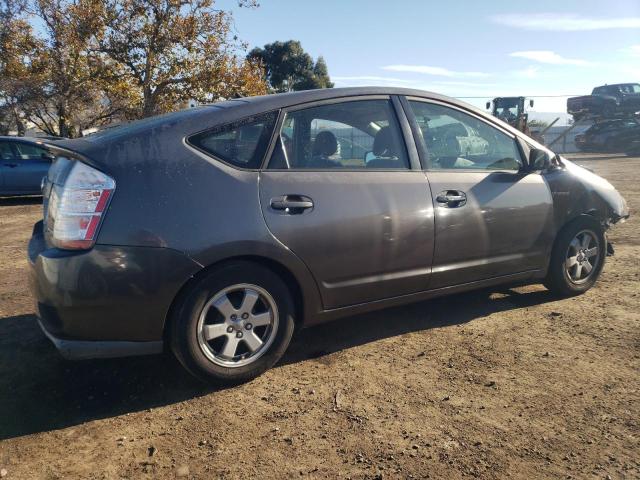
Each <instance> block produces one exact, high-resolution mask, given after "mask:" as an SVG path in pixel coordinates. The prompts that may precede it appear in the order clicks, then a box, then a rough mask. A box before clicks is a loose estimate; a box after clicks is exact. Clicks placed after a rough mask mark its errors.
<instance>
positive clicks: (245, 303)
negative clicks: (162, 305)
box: [198, 283, 278, 367]
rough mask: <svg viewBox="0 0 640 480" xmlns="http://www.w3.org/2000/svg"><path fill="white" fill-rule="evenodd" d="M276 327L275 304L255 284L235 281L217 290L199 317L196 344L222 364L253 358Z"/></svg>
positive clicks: (245, 362)
mask: <svg viewBox="0 0 640 480" xmlns="http://www.w3.org/2000/svg"><path fill="white" fill-rule="evenodd" d="M277 330H278V307H277V306H276V302H275V301H274V300H273V298H272V297H271V295H269V292H267V291H266V290H264V289H263V288H260V287H258V286H257V285H249V284H244V283H243V284H237V285H232V286H230V287H227V288H225V289H223V290H221V291H220V292H218V293H216V294H215V295H214V296H213V297H212V298H211V299H210V300H209V301H208V302H207V303H206V304H205V306H204V308H203V309H202V312H201V313H200V318H199V320H198V344H199V345H200V349H201V350H202V353H204V354H205V356H206V357H207V358H208V359H209V360H211V361H212V362H213V363H215V364H218V365H222V366H224V367H241V366H243V365H248V364H250V363H252V362H255V361H256V360H257V359H258V358H260V357H261V356H262V355H263V354H264V353H265V352H266V351H267V350H268V349H269V347H270V346H271V344H272V343H273V339H274V337H275V333H276V331H277Z"/></svg>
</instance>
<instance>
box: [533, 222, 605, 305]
mask: <svg viewBox="0 0 640 480" xmlns="http://www.w3.org/2000/svg"><path fill="white" fill-rule="evenodd" d="M584 234H587V235H589V236H590V241H589V243H588V245H586V247H585V243H586V242H585V240H584V239H585V235H584ZM576 241H577V243H575V242H576ZM593 247H596V248H597V253H595V254H594V253H593ZM581 252H582V253H581ZM606 256H607V240H606V237H605V235H604V230H603V228H602V226H601V225H600V223H598V221H597V220H596V219H595V218H593V217H590V216H588V215H583V216H581V217H578V218H577V219H575V220H573V221H571V222H569V223H568V224H567V225H566V226H565V227H564V228H563V229H562V230H561V231H560V233H559V234H558V236H557V237H556V241H555V243H554V246H553V250H552V252H551V259H550V261H549V270H548V272H547V277H546V279H545V281H544V285H545V287H547V288H548V289H549V290H551V291H552V292H553V293H555V294H557V295H560V296H563V297H570V296H574V295H580V294H581V293H584V292H586V291H587V290H589V289H590V288H591V287H592V286H593V285H594V284H595V283H596V280H597V279H598V277H599V276H600V272H602V268H603V267H604V263H605V258H606ZM570 263H572V265H571V267H570V266H569V264H570ZM587 264H588V265H587ZM589 266H590V269H589V270H588V271H587V268H588V267H589ZM578 271H579V273H578ZM585 272H586V273H585Z"/></svg>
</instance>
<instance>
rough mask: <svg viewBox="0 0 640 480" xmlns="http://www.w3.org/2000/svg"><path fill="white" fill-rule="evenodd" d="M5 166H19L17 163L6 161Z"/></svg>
mask: <svg viewBox="0 0 640 480" xmlns="http://www.w3.org/2000/svg"><path fill="white" fill-rule="evenodd" d="M4 166H5V167H9V168H16V167H17V166H18V164H17V163H5V164H4Z"/></svg>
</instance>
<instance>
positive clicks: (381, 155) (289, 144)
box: [269, 100, 409, 170]
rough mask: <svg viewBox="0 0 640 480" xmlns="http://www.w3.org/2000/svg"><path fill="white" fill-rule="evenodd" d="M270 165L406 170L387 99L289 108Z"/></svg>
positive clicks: (271, 167)
mask: <svg viewBox="0 0 640 480" xmlns="http://www.w3.org/2000/svg"><path fill="white" fill-rule="evenodd" d="M269 168H270V169H314V170H318V169H320V170H324V169H360V168H362V169H365V168H366V169H378V170H387V169H408V168H409V161H408V156H407V151H406V148H405V145H404V141H403V139H402V135H401V132H400V128H399V125H398V122H397V120H396V118H395V112H394V110H393V106H392V105H391V103H390V101H389V100H359V101H351V102H343V103H333V104H329V105H321V106H317V107H312V108H307V109H304V110H296V111H294V112H289V113H287V115H286V117H285V119H284V121H283V123H282V127H281V129H280V134H279V136H278V139H277V143H276V145H275V150H274V152H273V155H272V157H271V161H270V162H269Z"/></svg>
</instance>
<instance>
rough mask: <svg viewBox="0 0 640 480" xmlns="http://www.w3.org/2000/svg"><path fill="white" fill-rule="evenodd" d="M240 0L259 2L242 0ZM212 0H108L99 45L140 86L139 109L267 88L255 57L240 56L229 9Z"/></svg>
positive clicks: (142, 113)
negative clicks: (247, 58) (225, 9)
mask: <svg viewBox="0 0 640 480" xmlns="http://www.w3.org/2000/svg"><path fill="white" fill-rule="evenodd" d="M240 4H241V5H249V6H253V5H255V2H248V1H246V0H245V1H241V2H240ZM213 6H214V2H213V0H107V1H106V9H105V10H106V11H105V27H106V28H105V34H104V36H102V37H101V38H100V39H99V49H100V51H101V52H102V53H104V54H105V55H106V56H107V57H108V58H109V59H110V60H111V61H113V62H115V64H116V65H117V66H118V67H119V68H120V69H122V71H123V74H124V75H125V77H126V78H127V79H128V80H129V81H130V82H131V83H132V84H133V85H135V87H136V88H137V89H138V90H139V92H140V104H139V105H138V106H137V108H138V114H139V116H142V117H147V116H149V115H153V114H155V113H160V112H165V111H168V110H172V109H175V108H177V107H178V106H180V105H181V104H184V103H185V102H186V101H188V100H190V99H195V100H198V101H205V102H206V101H213V100H217V99H219V98H228V97H233V96H246V95H256V94H262V93H265V92H266V83H265V81H264V79H263V75H262V71H261V69H260V67H259V65H258V64H257V62H255V61H251V60H239V59H238V58H237V57H236V55H235V52H236V51H237V49H238V48H239V47H240V46H241V45H239V44H238V43H237V39H236V37H235V36H233V35H231V33H230V31H231V26H232V19H231V15H230V14H229V13H228V12H225V11H222V10H215V9H214V8H213Z"/></svg>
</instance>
